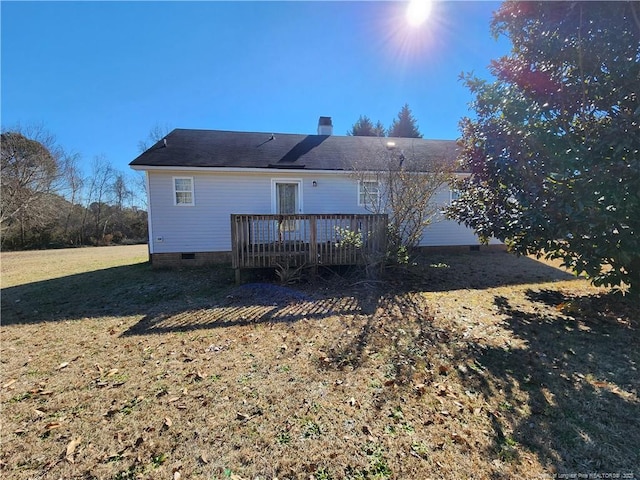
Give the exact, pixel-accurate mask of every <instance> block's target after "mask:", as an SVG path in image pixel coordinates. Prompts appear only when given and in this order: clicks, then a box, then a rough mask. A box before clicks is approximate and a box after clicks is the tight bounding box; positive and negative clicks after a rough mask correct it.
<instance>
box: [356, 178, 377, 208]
mask: <svg viewBox="0 0 640 480" xmlns="http://www.w3.org/2000/svg"><path fill="white" fill-rule="evenodd" d="M379 203H380V184H379V183H378V182H377V181H367V180H361V181H360V182H359V183H358V205H360V206H363V207H364V206H369V207H376V206H378V205H379Z"/></svg>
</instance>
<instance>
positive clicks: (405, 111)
mask: <svg viewBox="0 0 640 480" xmlns="http://www.w3.org/2000/svg"><path fill="white" fill-rule="evenodd" d="M389 136H390V137H403V138H422V134H421V133H420V131H419V130H418V125H417V124H416V119H415V118H413V115H412V114H411V110H410V109H409V105H408V104H406V103H405V104H404V107H402V110H400V113H398V118H396V119H394V120H393V122H392V123H391V126H390V127H389Z"/></svg>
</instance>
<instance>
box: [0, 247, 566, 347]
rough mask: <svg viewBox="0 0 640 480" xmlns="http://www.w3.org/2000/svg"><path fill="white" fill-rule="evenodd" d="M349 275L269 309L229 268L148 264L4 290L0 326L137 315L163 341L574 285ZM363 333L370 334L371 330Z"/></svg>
mask: <svg viewBox="0 0 640 480" xmlns="http://www.w3.org/2000/svg"><path fill="white" fill-rule="evenodd" d="M444 262H447V263H444ZM351 274H352V276H351V278H350V279H346V280H345V279H344V278H342V277H338V276H335V277H331V278H330V281H328V282H326V283H325V284H324V285H325V287H326V288H318V287H317V285H315V284H312V285H300V286H296V287H295V288H293V287H292V289H291V291H294V290H295V291H299V292H302V294H306V295H307V297H304V298H303V297H299V298H293V297H292V298H290V299H288V300H286V299H285V300H286V301H284V302H282V301H274V295H273V292H269V291H268V290H267V289H266V287H262V291H258V292H248V291H242V290H238V289H236V288H235V286H234V284H233V270H232V269H231V268H229V266H215V267H210V268H204V267H202V268H189V269H185V270H158V269H152V268H151V266H150V265H149V264H147V263H141V264H135V265H127V266H121V267H114V268H108V269H103V270H97V271H92V272H86V273H81V274H76V275H69V276H66V277H62V278H55V279H50V280H44V281H38V282H32V283H28V284H24V285H19V286H15V287H8V288H4V289H3V290H2V298H1V302H2V324H3V325H12V324H29V323H41V322H56V321H73V320H77V319H83V318H98V317H107V316H122V317H126V316H133V315H142V316H143V318H142V319H141V320H140V321H139V322H138V324H137V325H136V326H134V327H132V328H131V329H130V330H129V332H128V333H129V334H143V333H162V332H167V331H185V330H193V329H198V328H218V327H223V326H235V325H245V324H251V323H256V322H283V321H287V322H292V321H296V320H299V319H303V318H312V319H322V318H326V317H327V316H329V315H339V314H359V315H370V314H372V313H373V312H374V311H375V310H376V309H377V308H378V306H379V304H381V303H384V301H385V298H389V296H390V295H396V294H403V293H406V292H411V291H438V290H457V289H463V288H490V287H492V286H497V285H503V284H511V283H530V282H531V283H532V282H537V281H541V280H544V281H550V280H556V279H557V280H566V279H570V278H573V277H572V276H571V275H569V274H567V273H566V272H564V271H562V270H558V269H554V268H552V267H548V266H546V265H544V264H542V263H540V262H536V261H534V260H531V259H529V258H525V257H520V258H517V257H514V256H512V255H509V254H506V253H496V254H494V253H480V254H477V253H473V254H462V255H458V254H456V255H444V256H442V255H440V256H429V257H425V258H423V259H422V260H421V262H420V263H416V265H415V266H412V267H410V268H409V269H408V270H404V271H402V272H400V273H399V274H398V275H396V272H394V271H390V272H389V273H388V274H387V276H386V279H385V281H384V284H383V285H382V286H375V288H371V287H367V286H366V285H364V286H360V287H359V286H358V284H360V283H364V284H366V282H361V280H362V277H358V276H357V272H354V271H352V272H351ZM354 285H356V286H354ZM309 292H312V294H308V293H309ZM234 295H235V297H234ZM371 322H374V323H375V322H376V320H375V319H371ZM369 328H370V330H371V331H373V329H374V324H373V323H372V324H371V325H370V327H369ZM362 341H363V342H364V341H365V338H364V337H363V339H362ZM354 348H356V350H358V349H360V350H362V347H357V346H355V345H354Z"/></svg>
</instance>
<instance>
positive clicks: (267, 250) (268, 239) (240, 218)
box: [231, 214, 388, 273]
mask: <svg viewBox="0 0 640 480" xmlns="http://www.w3.org/2000/svg"><path fill="white" fill-rule="evenodd" d="M387 223H388V219H387V215H378V214H300V215H239V214H233V215H231V246H232V263H233V268H235V269H236V273H237V272H238V271H239V269H242V268H265V267H277V266H287V267H292V266H303V265H305V266H312V267H317V266H319V265H356V264H361V263H363V262H364V261H365V259H366V258H368V257H369V256H370V255H376V254H383V253H384V252H385V249H386V231H387Z"/></svg>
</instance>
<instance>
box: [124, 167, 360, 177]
mask: <svg viewBox="0 0 640 480" xmlns="http://www.w3.org/2000/svg"><path fill="white" fill-rule="evenodd" d="M129 166H130V167H131V168H132V169H133V170H138V171H147V170H150V171H166V172H178V171H179V172H224V173H239V172H242V173H271V174H273V173H274V172H280V173H282V172H285V173H287V172H290V173H295V174H297V175H299V174H301V173H302V172H304V173H310V174H316V175H317V174H320V173H325V174H326V173H329V174H336V175H338V174H344V173H349V172H351V170H321V169H315V170H311V169H300V168H258V167H181V166H179V165H176V166H166V165H162V166H160V165H129Z"/></svg>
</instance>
